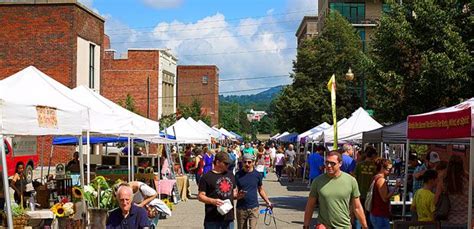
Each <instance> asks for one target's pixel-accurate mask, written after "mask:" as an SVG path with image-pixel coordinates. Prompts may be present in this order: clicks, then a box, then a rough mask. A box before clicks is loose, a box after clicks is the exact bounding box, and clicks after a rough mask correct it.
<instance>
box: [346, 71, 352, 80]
mask: <svg viewBox="0 0 474 229" xmlns="http://www.w3.org/2000/svg"><path fill="white" fill-rule="evenodd" d="M346 80H349V81H352V80H354V73H352V69H351V68H349V70H348V71H347V73H346Z"/></svg>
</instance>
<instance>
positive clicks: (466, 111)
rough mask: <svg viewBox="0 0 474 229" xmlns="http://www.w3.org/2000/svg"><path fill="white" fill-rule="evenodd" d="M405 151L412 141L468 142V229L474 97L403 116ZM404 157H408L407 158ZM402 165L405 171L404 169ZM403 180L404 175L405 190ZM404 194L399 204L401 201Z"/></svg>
mask: <svg viewBox="0 0 474 229" xmlns="http://www.w3.org/2000/svg"><path fill="white" fill-rule="evenodd" d="M407 123H408V128H407V150H406V152H407V153H408V151H409V149H408V147H409V145H410V142H411V141H412V140H417V141H420V140H421V141H425V140H432V141H436V140H442V139H444V140H445V141H446V140H447V141H459V139H462V140H468V139H469V146H470V153H469V194H468V197H469V200H468V209H467V211H468V219H469V220H468V222H467V224H468V227H467V228H472V220H470V219H472V194H473V193H472V189H473V188H472V185H473V169H474V98H471V99H469V100H466V101H464V102H462V103H460V104H458V105H455V106H452V107H448V108H445V109H441V110H437V111H432V112H428V113H424V114H418V115H409V116H408V117H407ZM407 157H408V155H407ZM407 167H408V163H405V171H406V170H407V169H408V168H407ZM406 180H407V177H406V176H405V187H406ZM405 198H406V191H404V195H403V202H405Z"/></svg>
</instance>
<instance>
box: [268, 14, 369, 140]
mask: <svg viewBox="0 0 474 229" xmlns="http://www.w3.org/2000/svg"><path fill="white" fill-rule="evenodd" d="M361 44H362V43H361V40H360V37H359V36H358V34H357V31H356V30H355V29H354V28H353V27H352V26H351V25H350V24H349V23H348V22H347V20H346V19H345V18H344V17H342V16H341V15H340V14H339V13H337V12H336V13H331V14H330V16H329V17H327V18H326V21H325V26H324V28H323V31H322V33H321V34H320V36H318V37H316V38H314V39H309V40H306V41H304V42H303V43H302V44H301V46H300V48H299V49H298V53H297V58H296V61H294V62H293V71H294V74H292V75H291V77H292V78H293V83H292V84H291V85H289V86H287V87H285V88H284V89H283V91H282V93H281V94H280V96H278V97H277V98H276V99H275V100H274V101H273V103H272V105H271V110H272V113H273V115H274V118H275V119H276V123H278V124H277V126H276V128H277V129H279V130H280V131H297V132H302V131H305V130H308V129H309V128H311V127H314V126H316V125H318V124H320V123H322V122H329V123H332V118H331V117H332V116H331V108H330V93H329V92H328V90H327V87H326V85H327V82H328V80H329V78H330V77H331V75H332V74H335V76H336V81H337V99H336V101H337V113H338V118H341V117H347V116H349V115H350V114H351V112H353V111H354V110H355V109H356V108H357V107H359V106H361V104H362V103H361V100H360V98H359V96H358V93H357V91H359V89H356V87H360V85H359V81H358V80H357V79H356V80H354V81H347V80H346V79H345V73H346V72H347V70H348V68H349V67H351V68H352V70H353V71H354V72H355V74H366V73H365V72H364V69H366V68H365V66H366V65H367V64H368V63H370V60H369V59H368V58H367V56H366V55H365V54H364V53H363V52H362V48H361Z"/></svg>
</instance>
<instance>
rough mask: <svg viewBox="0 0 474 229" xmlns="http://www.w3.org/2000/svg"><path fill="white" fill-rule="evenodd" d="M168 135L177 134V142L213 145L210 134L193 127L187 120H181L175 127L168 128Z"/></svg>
mask: <svg viewBox="0 0 474 229" xmlns="http://www.w3.org/2000/svg"><path fill="white" fill-rule="evenodd" d="M165 132H166V133H167V134H173V133H174V134H175V135H174V136H175V137H176V141H178V142H179V143H184V144H211V137H210V136H209V134H208V133H205V132H202V131H201V130H200V129H197V128H196V127H194V126H192V125H191V124H190V123H189V122H188V121H186V119H185V118H181V119H179V120H178V121H176V122H175V123H174V124H173V125H171V126H170V127H168V128H166V131H165Z"/></svg>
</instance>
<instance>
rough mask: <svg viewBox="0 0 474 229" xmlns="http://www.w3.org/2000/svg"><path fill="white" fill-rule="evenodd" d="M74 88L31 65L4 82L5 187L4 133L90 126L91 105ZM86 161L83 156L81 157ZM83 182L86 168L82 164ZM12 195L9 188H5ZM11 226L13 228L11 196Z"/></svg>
mask: <svg viewBox="0 0 474 229" xmlns="http://www.w3.org/2000/svg"><path fill="white" fill-rule="evenodd" d="M69 91H70V89H69V88H67V87H65V86H64V85H62V84H61V83H59V82H56V81H55V80H53V79H52V78H50V77H48V76H47V75H46V74H44V73H43V72H41V71H39V70H38V69H37V68H35V67H33V66H30V67H27V68H25V69H23V70H22V71H20V72H18V73H16V74H14V75H12V76H10V77H8V78H6V79H4V80H2V81H0V148H1V151H2V154H1V158H2V169H3V187H9V184H8V175H7V171H8V169H7V164H6V163H5V162H6V157H5V147H4V142H3V135H37V136H39V135H77V136H80V135H81V134H82V131H83V129H84V128H88V123H89V118H88V112H87V108H86V107H84V106H82V105H81V104H79V103H77V102H76V101H75V100H74V99H72V98H71V96H70V94H69ZM80 160H81V163H82V157H80ZM80 168H81V175H82V182H81V184H82V185H83V184H84V179H83V177H84V176H83V174H84V171H83V167H82V166H81V167H80ZM4 195H5V196H7V197H9V196H10V194H9V188H5V189H4ZM6 206H7V209H6V211H7V217H8V219H7V220H8V228H13V218H12V208H11V202H10V199H9V198H7V201H6Z"/></svg>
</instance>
